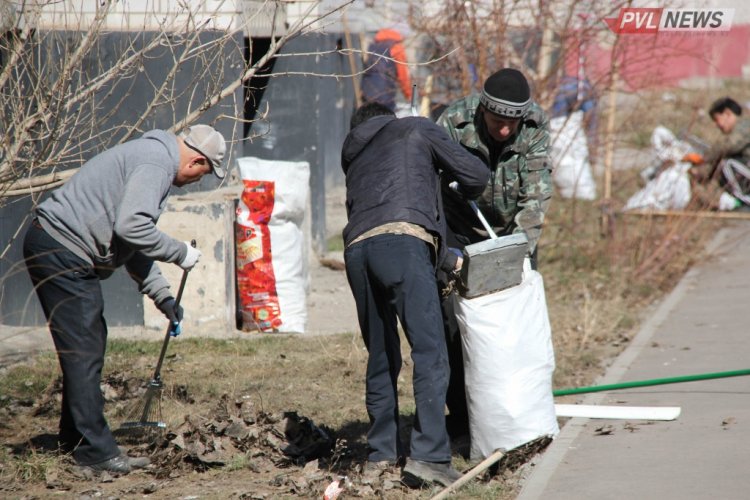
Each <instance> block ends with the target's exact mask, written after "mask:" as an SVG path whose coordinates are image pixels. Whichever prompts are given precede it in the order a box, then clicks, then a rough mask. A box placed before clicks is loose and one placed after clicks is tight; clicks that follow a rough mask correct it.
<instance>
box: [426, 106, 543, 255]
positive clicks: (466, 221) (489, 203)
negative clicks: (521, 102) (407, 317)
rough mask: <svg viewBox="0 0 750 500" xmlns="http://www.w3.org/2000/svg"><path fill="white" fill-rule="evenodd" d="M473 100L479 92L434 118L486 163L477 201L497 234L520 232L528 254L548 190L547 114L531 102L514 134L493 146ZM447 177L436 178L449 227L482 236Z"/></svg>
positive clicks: (472, 237) (536, 237) (471, 240)
mask: <svg viewBox="0 0 750 500" xmlns="http://www.w3.org/2000/svg"><path fill="white" fill-rule="evenodd" d="M478 105H479V95H472V96H469V97H465V98H463V99H460V100H458V101H455V102H454V103H453V104H451V105H450V106H448V108H446V109H445V111H444V112H443V114H442V115H440V117H439V118H438V120H437V123H438V124H439V125H441V126H443V127H444V128H445V129H446V130H447V131H448V133H449V134H450V136H451V137H452V138H453V139H454V140H456V141H458V142H460V143H461V144H462V145H463V146H464V147H465V148H466V149H468V150H469V151H470V152H472V153H473V154H474V155H476V156H478V157H480V158H481V159H482V160H483V161H484V163H485V165H488V166H490V171H491V176H490V180H489V183H488V185H487V187H486V188H485V190H484V192H483V193H482V195H481V196H480V197H479V198H478V199H477V205H478V206H479V209H480V210H481V211H482V213H483V214H484V216H485V218H486V219H487V220H488V221H489V223H490V225H491V226H492V227H493V229H494V231H495V232H496V233H497V235H498V236H503V235H508V234H511V233H518V232H525V233H526V236H527V238H528V239H529V252H530V253H531V252H533V251H534V249H535V248H536V245H537V242H538V241H539V236H540V235H541V232H542V224H543V222H544V214H545V213H546V211H547V209H548V208H549V203H550V199H551V197H552V190H553V186H552V166H551V162H550V158H549V141H550V139H549V126H548V121H547V117H546V115H545V114H544V111H542V109H541V108H540V107H539V106H538V105H537V104H536V103H533V104H532V105H531V107H530V108H529V110H528V111H527V113H526V115H525V116H524V118H523V122H522V123H521V124H520V126H519V128H518V131H517V132H516V135H515V136H514V137H513V139H512V140H510V141H507V142H505V143H504V144H502V145H498V144H497V143H495V142H494V141H493V140H492V139H491V138H490V137H489V135H488V134H487V132H486V128H485V125H484V120H483V119H482V116H481V114H477V113H476V110H477V106H478ZM493 145H495V147H493ZM451 181H452V179H450V178H449V176H444V177H443V179H442V181H441V182H442V192H443V203H444V209H445V215H446V219H447V222H448V227H449V228H450V230H451V231H452V232H453V233H454V234H456V235H459V236H463V238H459V239H463V240H464V241H462V242H463V243H466V241H465V240H468V243H475V242H477V241H481V240H483V239H487V237H488V234H487V232H486V231H485V230H484V228H483V227H482V225H481V222H480V221H479V220H478V219H477V217H476V215H475V214H474V213H473V212H472V210H471V208H470V207H469V205H468V203H467V202H466V200H463V199H462V198H461V197H459V196H457V195H456V193H455V192H454V191H452V190H451V189H450V188H448V184H449V183H450V182H451Z"/></svg>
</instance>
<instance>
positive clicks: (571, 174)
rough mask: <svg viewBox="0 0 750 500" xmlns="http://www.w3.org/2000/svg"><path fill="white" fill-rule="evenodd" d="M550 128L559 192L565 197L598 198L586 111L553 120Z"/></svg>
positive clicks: (554, 176) (551, 150)
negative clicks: (587, 134)
mask: <svg viewBox="0 0 750 500" xmlns="http://www.w3.org/2000/svg"><path fill="white" fill-rule="evenodd" d="M549 128H550V138H551V140H550V156H551V158H552V164H553V165H554V169H553V171H552V172H553V180H554V182H555V186H557V190H558V192H559V193H560V195H561V196H562V197H563V198H576V199H579V200H594V199H596V183H595V182H594V176H593V174H592V172H591V162H590V161H589V148H588V143H587V139H586V133H585V132H584V130H583V111H576V112H574V113H572V114H570V115H567V116H558V117H556V118H552V119H551V120H550V122H549Z"/></svg>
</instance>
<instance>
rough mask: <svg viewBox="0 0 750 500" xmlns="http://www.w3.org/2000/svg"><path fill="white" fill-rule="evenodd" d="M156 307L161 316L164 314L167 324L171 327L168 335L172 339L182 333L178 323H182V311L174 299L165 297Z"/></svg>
mask: <svg viewBox="0 0 750 500" xmlns="http://www.w3.org/2000/svg"><path fill="white" fill-rule="evenodd" d="M156 307H157V308H159V310H160V311H161V312H162V314H164V316H166V317H167V319H168V320H169V324H170V325H171V326H170V330H169V334H170V335H171V336H172V337H176V336H178V335H179V334H180V333H182V326H181V325H180V323H181V322H182V314H183V309H182V306H181V305H178V304H177V302H176V301H175V300H174V297H167V298H166V299H164V300H162V301H161V302H159V303H158V304H156Z"/></svg>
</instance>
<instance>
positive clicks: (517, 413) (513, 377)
mask: <svg viewBox="0 0 750 500" xmlns="http://www.w3.org/2000/svg"><path fill="white" fill-rule="evenodd" d="M455 300H456V304H455V310H456V318H457V320H458V325H459V328H460V329H461V342H462V347H463V354H464V372H465V383H466V399H467V404H468V409H469V429H470V432H471V458H472V460H479V459H483V458H486V457H488V456H489V455H491V454H492V453H493V452H494V451H495V450H497V449H505V450H506V451H508V450H512V449H514V448H516V447H518V446H521V445H523V444H525V443H528V442H530V441H533V440H534V439H537V438H539V437H543V436H555V435H557V433H558V432H559V428H558V425H557V418H556V415H555V405H554V401H553V397H552V373H553V371H554V369H555V356H554V351H553V348H552V337H551V329H550V324H549V316H548V314H547V303H546V300H545V297H544V281H543V280H542V275H541V274H539V273H538V272H537V271H532V270H525V271H524V279H523V281H522V282H521V284H520V285H518V286H515V287H513V288H509V289H506V290H503V291H500V292H495V293H492V294H488V295H484V296H481V297H476V298H473V299H466V298H463V297H461V296H457V297H456V299H455Z"/></svg>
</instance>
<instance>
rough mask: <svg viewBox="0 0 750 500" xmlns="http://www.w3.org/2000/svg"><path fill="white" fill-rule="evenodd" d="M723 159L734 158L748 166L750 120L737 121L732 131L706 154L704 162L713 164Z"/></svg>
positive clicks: (749, 162)
mask: <svg viewBox="0 0 750 500" xmlns="http://www.w3.org/2000/svg"><path fill="white" fill-rule="evenodd" d="M725 158H734V159H735V160H738V161H741V162H742V163H744V164H745V165H750V119H748V118H745V119H742V118H740V119H739V120H737V124H736V125H735V126H734V128H733V129H732V131H731V132H730V133H729V134H727V135H726V136H725V137H724V138H723V140H722V141H720V142H719V143H717V144H715V145H714V146H712V147H711V149H710V150H709V151H708V152H707V153H706V155H705V157H704V161H705V163H708V164H714V163H716V162H717V161H718V160H722V159H725Z"/></svg>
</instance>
